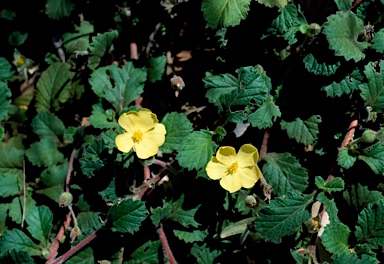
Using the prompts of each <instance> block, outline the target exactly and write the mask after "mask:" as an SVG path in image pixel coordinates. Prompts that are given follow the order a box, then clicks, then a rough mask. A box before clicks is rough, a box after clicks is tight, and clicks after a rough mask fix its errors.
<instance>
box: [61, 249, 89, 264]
mask: <svg viewBox="0 0 384 264" xmlns="http://www.w3.org/2000/svg"><path fill="white" fill-rule="evenodd" d="M95 263H96V262H95V259H94V257H93V250H92V248H91V247H87V248H85V249H83V250H81V251H80V252H78V253H76V254H75V255H73V257H71V258H70V259H68V260H67V261H66V262H65V264H95Z"/></svg>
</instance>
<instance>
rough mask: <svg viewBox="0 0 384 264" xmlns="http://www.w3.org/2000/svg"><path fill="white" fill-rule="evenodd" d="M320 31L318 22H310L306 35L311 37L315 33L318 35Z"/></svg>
mask: <svg viewBox="0 0 384 264" xmlns="http://www.w3.org/2000/svg"><path fill="white" fill-rule="evenodd" d="M320 32H321V27H320V26H319V24H316V23H312V24H310V25H309V28H308V30H307V33H306V34H307V36H308V37H311V38H312V37H314V36H316V35H319V33H320Z"/></svg>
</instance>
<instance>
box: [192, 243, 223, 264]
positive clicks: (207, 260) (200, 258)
mask: <svg viewBox="0 0 384 264" xmlns="http://www.w3.org/2000/svg"><path fill="white" fill-rule="evenodd" d="M191 255H192V256H194V257H195V258H196V259H197V263H198V264H212V263H215V261H214V260H215V258H217V257H218V256H220V255H221V252H220V251H218V250H213V251H210V250H209V248H208V247H207V246H205V245H202V246H201V247H200V246H198V245H197V244H196V243H195V244H193V246H192V248H191Z"/></svg>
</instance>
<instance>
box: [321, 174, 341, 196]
mask: <svg viewBox="0 0 384 264" xmlns="http://www.w3.org/2000/svg"><path fill="white" fill-rule="evenodd" d="M315 184H316V186H317V188H319V189H322V190H323V191H325V192H339V191H342V190H344V180H343V179H342V178H340V177H336V178H333V179H331V180H329V181H327V182H326V183H325V182H324V179H323V178H322V177H321V176H316V178H315Z"/></svg>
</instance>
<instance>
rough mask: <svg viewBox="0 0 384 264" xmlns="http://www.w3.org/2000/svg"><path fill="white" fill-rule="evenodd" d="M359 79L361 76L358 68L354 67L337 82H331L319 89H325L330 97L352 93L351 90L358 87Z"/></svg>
mask: <svg viewBox="0 0 384 264" xmlns="http://www.w3.org/2000/svg"><path fill="white" fill-rule="evenodd" d="M361 79H362V76H361V75H360V73H359V70H358V69H356V70H354V71H353V72H352V73H351V74H348V75H347V76H346V77H345V78H344V79H343V80H342V81H340V82H339V83H337V82H332V83H331V84H330V85H327V86H324V87H322V88H321V90H322V91H325V92H326V93H327V96H329V97H332V98H334V97H336V96H338V97H340V96H342V95H343V94H352V92H353V91H355V90H358V89H359V85H360V83H361V82H360V81H361Z"/></svg>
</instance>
